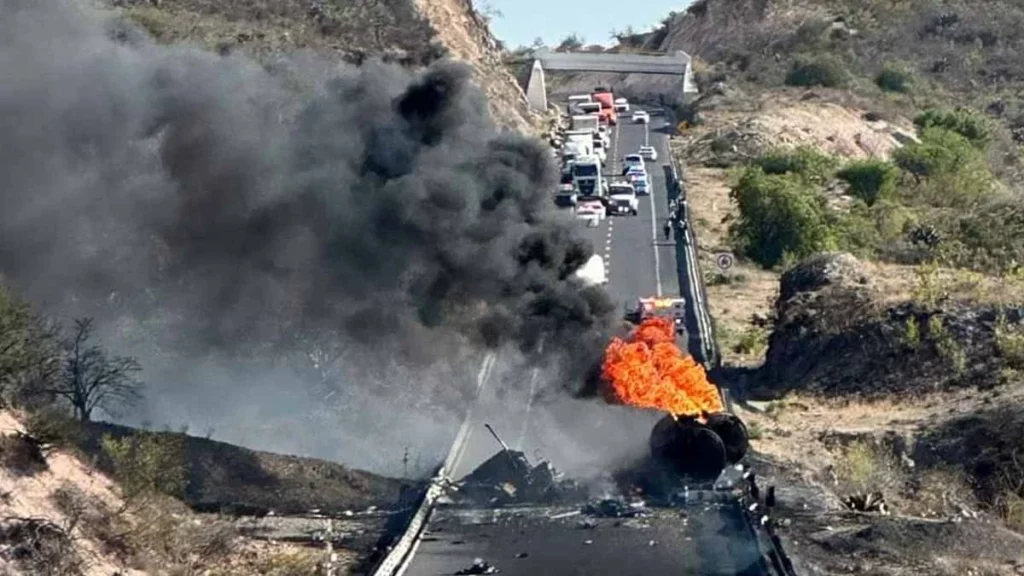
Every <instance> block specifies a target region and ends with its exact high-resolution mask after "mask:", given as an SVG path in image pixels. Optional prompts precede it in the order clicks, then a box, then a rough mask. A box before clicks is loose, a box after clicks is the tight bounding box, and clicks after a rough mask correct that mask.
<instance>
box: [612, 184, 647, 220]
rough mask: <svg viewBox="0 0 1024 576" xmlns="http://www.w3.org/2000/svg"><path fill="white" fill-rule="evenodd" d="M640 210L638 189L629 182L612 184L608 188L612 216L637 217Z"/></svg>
mask: <svg viewBox="0 0 1024 576" xmlns="http://www.w3.org/2000/svg"><path fill="white" fill-rule="evenodd" d="M639 209H640V200H639V199H637V197H636V189H635V188H634V187H633V185H632V184H630V183H629V182H612V183H611V184H609V186H608V211H609V212H611V213H612V214H629V215H631V216H636V215H637V212H638V211H639Z"/></svg>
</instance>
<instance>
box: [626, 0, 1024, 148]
mask: <svg viewBox="0 0 1024 576" xmlns="http://www.w3.org/2000/svg"><path fill="white" fill-rule="evenodd" d="M647 41H648V45H647V46H645V48H647V49H659V50H684V51H686V52H688V53H690V54H692V55H694V56H697V57H698V58H700V59H701V60H702V61H703V62H704V63H705V64H707V65H710V66H711V67H712V69H711V70H710V71H709V70H708V69H706V68H703V67H699V69H698V72H704V73H705V74H704V79H705V80H707V79H709V78H713V77H715V76H716V75H718V76H719V77H721V75H722V74H726V75H728V76H730V77H731V78H733V79H742V80H744V81H747V82H751V83H755V84H758V85H761V86H780V85H782V84H784V83H790V84H801V85H811V84H818V85H835V86H842V87H847V88H850V89H853V90H854V91H855V92H858V93H859V94H860V95H863V96H868V97H872V98H877V97H878V96H881V94H882V93H883V91H887V92H889V93H890V94H892V95H893V96H892V99H895V100H897V101H901V100H902V101H905V102H902V103H904V104H911V105H918V106H920V105H923V104H928V103H931V104H936V103H944V104H947V105H963V106H970V107H973V108H976V109H978V110H984V111H986V113H988V114H989V115H990V116H991V117H992V118H993V119H995V120H996V121H997V122H998V123H999V124H1001V125H1002V126H1004V127H1005V128H1006V130H1007V132H1008V133H1009V135H1010V136H1012V137H1015V138H1017V139H1018V140H1022V141H1024V100H1022V99H1021V98H1020V97H1019V89H1020V88H1021V87H1022V86H1024V66H1022V65H1021V62H1020V59H1019V58H1017V56H1016V55H1017V54H1019V53H1020V51H1021V49H1022V48H1024V8H1022V7H1021V5H1020V3H1018V2H1012V1H1008V0H995V1H992V2H987V3H985V9H984V10H979V9H978V5H977V4H976V3H974V2H969V1H967V0H947V1H943V2H936V1H934V0H911V1H908V2H873V1H861V2H838V1H835V0H813V1H812V0H700V1H698V2H695V3H694V4H692V5H691V6H690V7H689V8H688V9H687V10H686V11H685V12H680V13H677V14H674V15H673V16H672V17H671V18H669V19H667V20H666V22H665V25H664V26H663V27H662V29H660V30H659V31H657V32H656V33H654V34H652V35H651V36H650V37H649V38H648V39H647ZM812 73H813V74H812ZM812 76H813V78H812Z"/></svg>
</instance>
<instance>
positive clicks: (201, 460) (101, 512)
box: [0, 285, 415, 576]
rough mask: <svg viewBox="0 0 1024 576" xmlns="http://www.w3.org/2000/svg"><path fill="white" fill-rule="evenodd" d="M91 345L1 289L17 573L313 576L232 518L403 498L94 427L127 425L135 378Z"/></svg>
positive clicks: (6, 509)
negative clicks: (119, 420)
mask: <svg viewBox="0 0 1024 576" xmlns="http://www.w3.org/2000/svg"><path fill="white" fill-rule="evenodd" d="M94 334H95V333H94V329H93V322H92V320H91V319H89V318H80V319H75V320H73V321H72V322H70V324H69V325H63V324H61V323H58V322H56V321H54V320H52V319H47V318H44V317H43V316H41V315H39V314H37V313H36V312H34V311H33V309H32V308H31V307H30V306H29V305H28V304H27V303H26V302H25V301H23V300H22V299H20V298H19V297H18V296H17V295H16V294H15V293H14V292H13V291H11V290H10V289H8V288H7V287H5V286H3V285H0V493H2V494H3V496H2V499H0V508H3V513H0V546H4V547H7V549H10V550H13V551H14V552H13V554H14V557H16V558H17V561H16V566H17V567H18V568H19V569H21V570H24V571H26V572H25V573H30V574H60V575H62V576H74V575H77V574H85V573H87V572H88V570H90V569H93V570H95V569H99V568H100V567H104V566H106V567H109V568H110V570H108V571H107V572H105V573H110V571H112V570H114V569H115V568H117V569H120V568H131V569H134V570H141V571H143V572H144V573H158V572H159V573H174V574H195V573H207V574H225V575H226V574H238V573H248V574H279V575H282V576H283V575H285V574H288V575H295V576H301V575H304V574H308V575H313V574H318V573H319V570H320V562H321V560H322V559H323V554H322V552H321V551H319V550H317V549H316V548H315V547H314V548H311V549H310V548H305V549H304V548H302V547H299V546H294V545H291V544H265V545H264V544H258V543H256V542H255V541H251V540H247V539H245V538H243V536H244V535H243V533H242V532H241V531H240V529H239V527H238V526H236V525H235V524H234V523H233V522H232V516H233V515H235V514H239V513H248V514H253V513H255V514H266V513H267V512H269V511H270V510H275V511H278V512H281V513H284V514H295V513H306V512H308V511H309V510H311V509H315V508H325V509H335V510H337V511H339V512H340V511H342V510H345V509H357V510H360V509H363V508H366V507H367V506H369V505H380V504H391V503H393V502H396V501H398V499H399V498H400V497H401V496H402V494H404V491H405V490H406V489H409V488H413V489H414V488H415V485H414V484H409V485H408V486H407V485H406V484H405V483H403V482H401V481H398V480H390V479H385V478H380V477H376V476H374V475H372V474H369V473H365V472H360V471H354V470H348V469H346V468H345V467H344V466H342V465H340V464H334V463H330V462H324V461H319V460H313V459H303V458H298V457H292V456H283V455H275V454H267V453H262V452H255V451H250V450H246V449H244V448H240V447H237V446H232V445H229V444H225V443H222V442H215V441H212V440H209V439H203V438H197V437H194V436H189V435H187V429H182V430H178V431H172V430H170V429H166V430H162V431H155V430H149V429H132V428H128V427H124V426H116V425H112V424H107V423H104V422H98V421H95V419H96V418H98V417H109V416H113V415H118V416H126V415H129V414H130V412H131V411H132V410H133V409H135V408H136V407H137V406H138V404H139V402H140V401H141V400H142V398H143V394H144V392H145V389H144V384H143V382H144V376H145V372H144V367H143V366H142V365H141V363H140V362H139V361H138V360H137V359H135V358H133V357H127V356H119V355H116V354H113V353H111V352H110V351H108V350H107V349H106V348H104V347H103V346H101V345H100V344H99V343H97V342H96V339H95V335H94ZM106 477H109V478H110V479H111V480H113V484H108V483H107V481H106V479H105V478H106ZM413 491H415V490H413ZM196 512H219V514H198V513H196ZM225 514H226V515H225ZM345 554H348V555H352V554H354V552H349V551H346V552H345ZM104 569H105V568H104ZM168 570H169V571H170V572H165V571H168Z"/></svg>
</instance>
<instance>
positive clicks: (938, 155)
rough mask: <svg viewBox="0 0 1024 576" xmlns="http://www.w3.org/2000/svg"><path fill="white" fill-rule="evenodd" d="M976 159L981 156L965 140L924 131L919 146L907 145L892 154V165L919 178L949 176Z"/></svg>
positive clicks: (934, 129) (940, 131)
mask: <svg viewBox="0 0 1024 576" xmlns="http://www.w3.org/2000/svg"><path fill="white" fill-rule="evenodd" d="M978 159H980V155H979V154H978V152H977V150H976V149H975V148H973V147H972V146H971V143H970V141H969V140H968V139H967V138H965V137H964V136H961V135H960V134H959V133H957V132H954V131H951V130H948V129H945V128H938V127H928V128H925V129H924V130H923V131H922V133H921V141H920V142H912V143H910V144H907V145H906V146H903V147H902V148H899V149H898V150H896V151H895V152H894V153H893V162H895V164H896V165H897V166H898V167H900V168H901V169H903V170H906V171H907V172H909V173H911V174H913V175H914V176H916V177H918V178H925V177H932V176H936V175H939V174H951V173H953V172H956V171H957V170H958V169H959V168H960V167H961V166H963V165H965V164H968V163H970V162H973V161H976V160H978Z"/></svg>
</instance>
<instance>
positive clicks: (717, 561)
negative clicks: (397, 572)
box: [405, 501, 765, 576]
mask: <svg viewBox="0 0 1024 576" xmlns="http://www.w3.org/2000/svg"><path fill="white" fill-rule="evenodd" d="M737 507H738V505H737V504H735V503H734V502H729V501H719V502H707V503H705V502H695V503H693V504H690V505H688V506H685V507H683V508H682V509H681V510H680V509H667V508H662V509H652V510H649V511H648V513H647V514H646V515H645V516H643V517H640V518H597V519H595V518H588V517H586V516H583V515H581V514H579V510H578V509H573V508H533V509H505V510H501V509H498V510H454V509H446V510H438V512H437V513H436V515H435V517H434V518H433V519H432V521H431V523H430V528H429V531H428V532H427V533H426V534H425V536H424V538H423V540H422V543H421V545H420V548H419V550H418V553H417V555H416V559H415V560H414V563H413V565H412V566H411V567H410V569H409V570H408V571H407V572H406V573H405V574H406V575H416V576H428V575H429V576H440V575H442V574H455V573H456V572H457V571H458V570H462V569H465V568H467V567H468V566H469V565H471V564H472V563H473V561H474V559H475V558H481V559H483V560H485V561H486V562H488V563H490V564H492V565H494V567H496V568H498V569H499V570H500V571H501V572H500V573H501V574H503V575H505V576H539V575H542V574H543V575H549V574H550V575H552V576H554V575H565V576H575V575H580V576H583V575H590V576H593V575H603V574H608V575H616V576H628V575H633V574H652V575H659V576H660V575H667V574H672V575H674V576H690V575H692V576H697V575H701V576H719V575H721V576H726V575H728V576H738V575H742V576H754V575H760V574H764V573H765V572H764V565H763V563H762V560H761V558H760V556H759V555H758V554H757V551H756V549H754V548H752V547H750V546H749V545H748V544H747V541H748V540H749V539H750V538H751V536H750V534H749V528H748V527H747V526H746V525H745V524H744V523H743V521H742V511H740V510H738V508H737Z"/></svg>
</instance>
